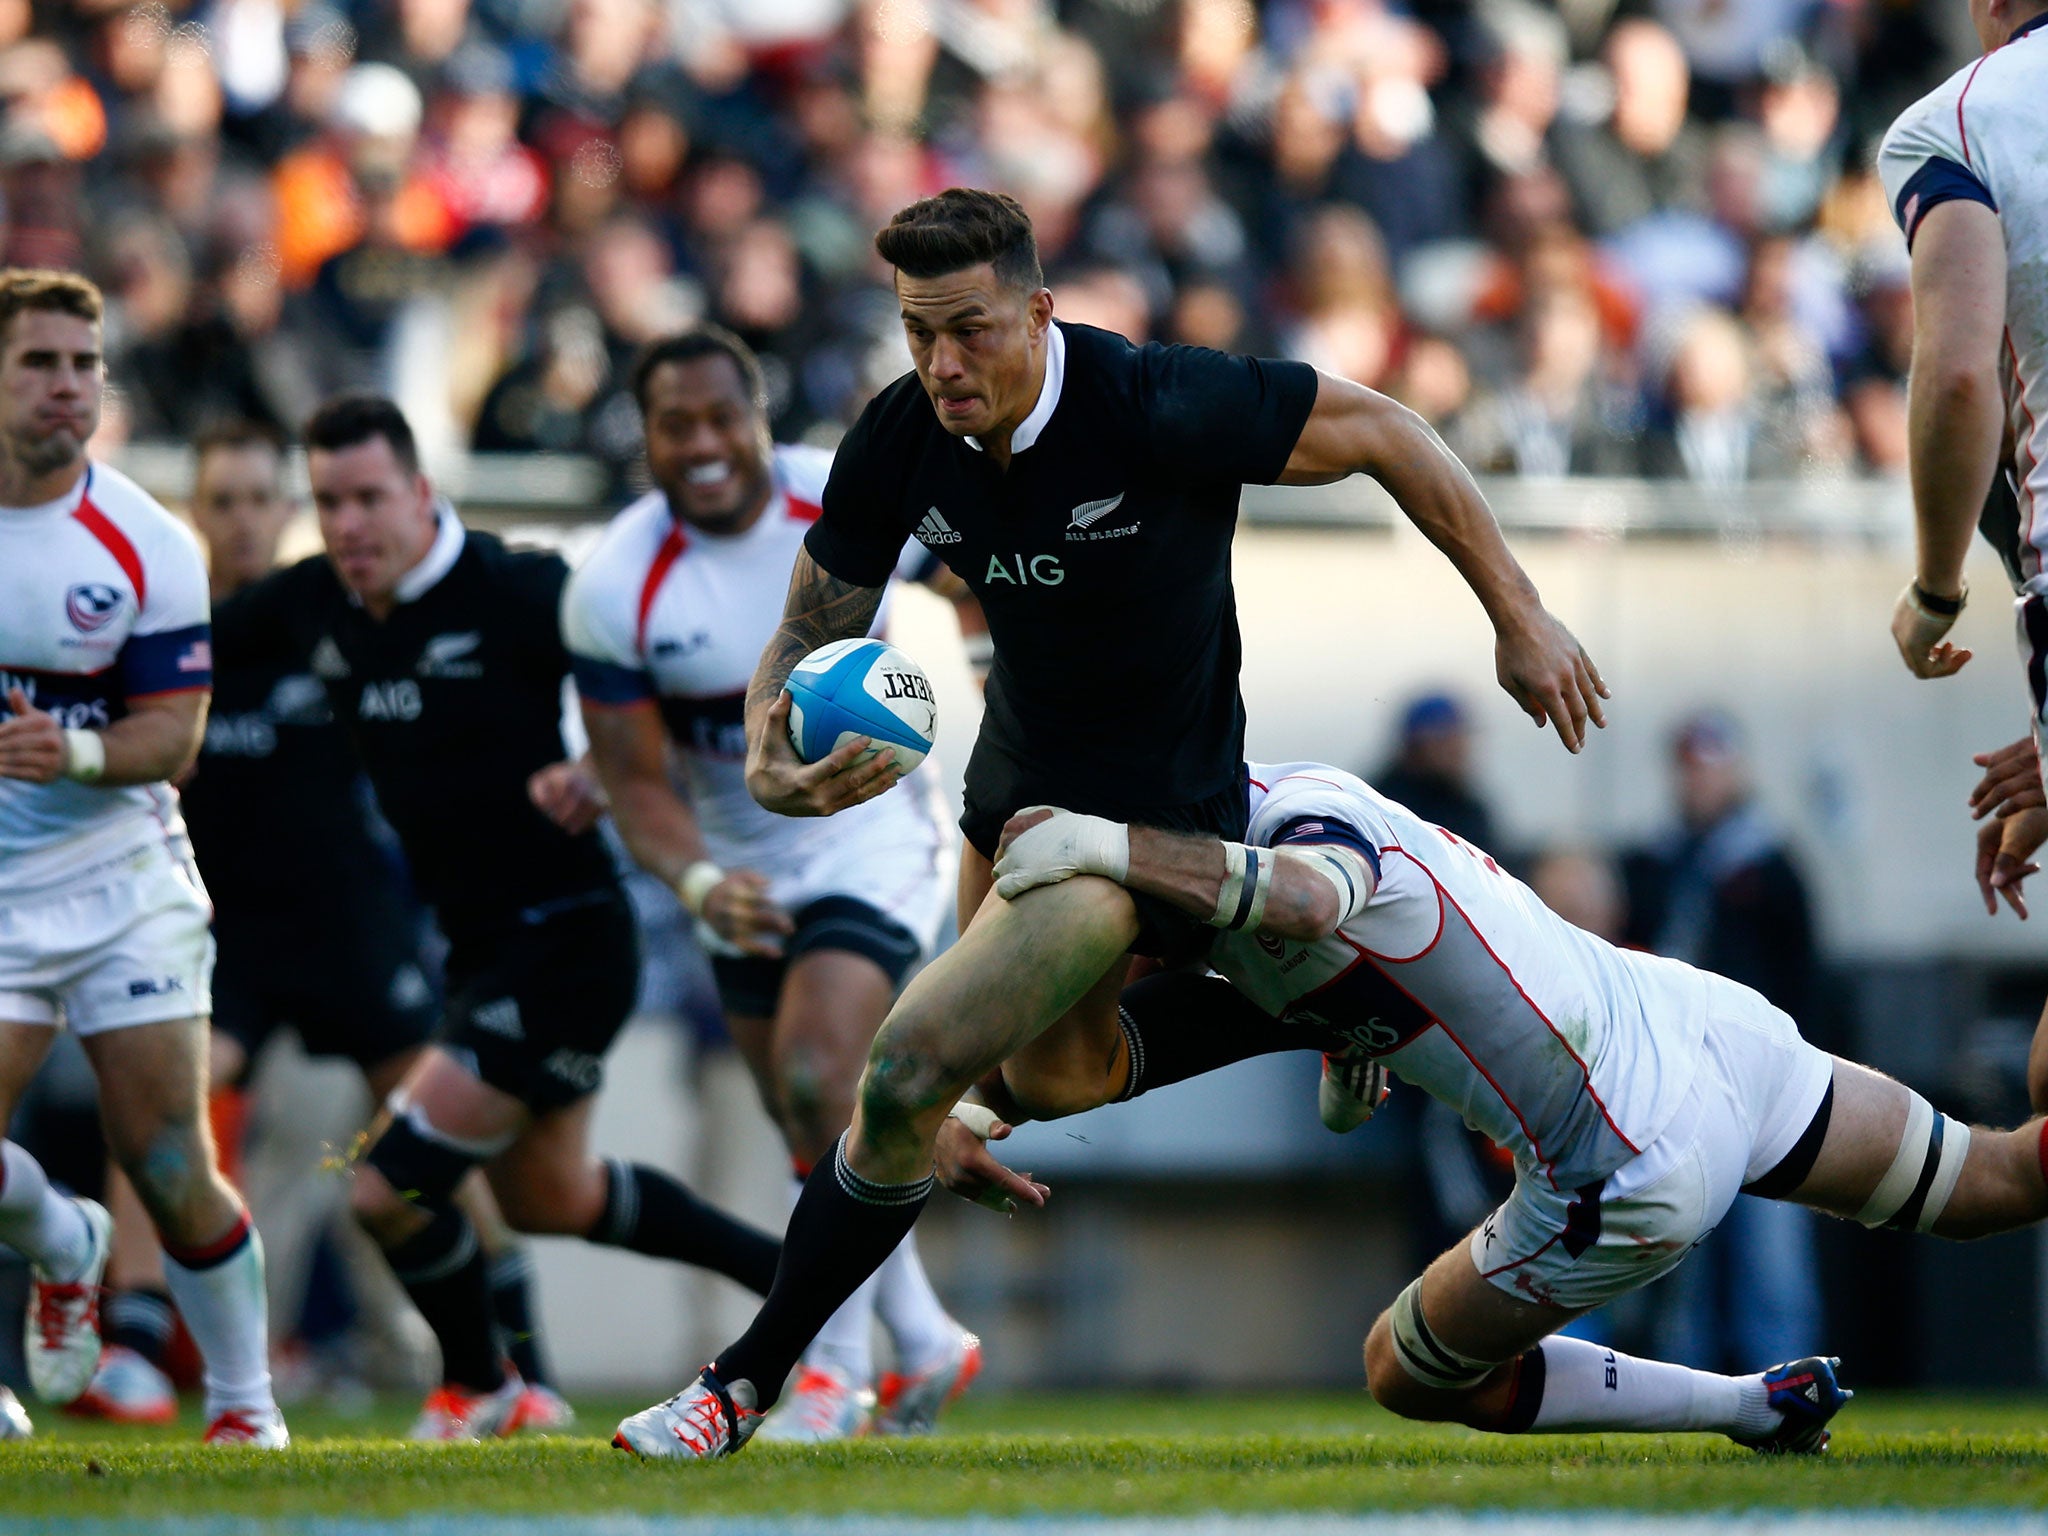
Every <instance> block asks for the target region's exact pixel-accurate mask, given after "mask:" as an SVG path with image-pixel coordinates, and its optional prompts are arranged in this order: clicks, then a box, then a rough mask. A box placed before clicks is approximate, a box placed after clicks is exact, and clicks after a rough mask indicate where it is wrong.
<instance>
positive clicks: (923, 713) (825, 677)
mask: <svg viewBox="0 0 2048 1536" xmlns="http://www.w3.org/2000/svg"><path fill="white" fill-rule="evenodd" d="M788 687H789V740H790V744H791V745H792V746H794V747H795V748H796V755H797V756H798V757H800V758H802V759H803V760H804V761H805V762H807V763H815V762H817V761H818V759H820V758H822V757H828V756H830V755H831V754H832V753H833V752H835V751H836V750H838V748H839V747H840V746H841V745H842V744H843V743H845V742H848V741H851V740H852V739H853V738H854V737H856V736H865V737H867V738H868V739H869V741H870V742H871V743H872V745H871V746H870V747H869V748H868V750H867V752H865V753H863V754H862V759H863V760H865V759H866V758H868V757H872V756H873V755H874V754H875V753H876V752H879V751H880V750H881V749H882V748H883V747H889V748H892V749H893V750H894V751H895V753H896V767H897V769H898V771H899V772H901V773H908V772H910V770H911V769H913V768H915V767H916V766H917V765H918V764H919V763H921V762H923V761H924V759H925V754H926V753H928V752H930V751H931V749H932V737H933V735H934V733H935V732H936V731H937V730H938V725H939V706H938V701H937V700H936V699H935V698H933V696H932V684H931V679H930V678H928V677H926V676H925V675H924V668H923V667H920V666H919V665H918V664H917V663H916V662H914V661H912V660H911V659H910V658H909V657H908V656H906V655H904V654H903V652H901V651H899V650H897V649H896V647H895V646H893V645H891V644H889V643H888V642H887V641H886V640H834V641H833V642H832V643H831V644H830V645H822V646H820V647H818V649H817V650H815V651H813V652H811V654H810V655H808V656H806V657H805V658H804V659H803V660H802V661H800V662H798V663H797V664H796V670H795V671H793V672H791V673H790V674H789V684H788Z"/></svg>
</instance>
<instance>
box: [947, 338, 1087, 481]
mask: <svg viewBox="0 0 2048 1536" xmlns="http://www.w3.org/2000/svg"><path fill="white" fill-rule="evenodd" d="M1066 382H1067V338H1066V337H1064V336H1062V335H1061V334H1060V328H1059V327H1058V326H1057V325H1049V326H1047V327H1046V328H1045V382H1044V383H1043V384H1041V385H1039V386H1038V404H1036V405H1034V406H1033V407H1031V414H1030V415H1029V416H1026V417H1025V418H1024V419H1023V420H1022V421H1020V422H1019V423H1018V424H1017V430H1016V431H1014V432H1012V433H1011V434H1010V452H1012V453H1022V452H1023V451H1024V450H1025V449H1026V448H1029V447H1030V446H1031V445H1032V444H1033V443H1035V442H1037V441H1038V435H1039V434H1040V433H1041V432H1043V431H1044V430H1045V424H1046V423H1047V422H1048V421H1051V420H1052V413H1053V412H1054V411H1056V410H1058V409H1059V404H1060V390H1061V389H1062V388H1063V387H1065V385H1066ZM967 446H968V447H970V448H972V449H973V450H974V451H975V452H976V453H980V452H981V451H982V447H981V443H980V442H979V440H977V439H975V438H972V437H970V438H968V439H967Z"/></svg>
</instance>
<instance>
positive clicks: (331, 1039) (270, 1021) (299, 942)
mask: <svg viewBox="0 0 2048 1536" xmlns="http://www.w3.org/2000/svg"><path fill="white" fill-rule="evenodd" d="M213 936H214V943H215V945H216V947H217V950H218V956H217V958H216V960H215V962H214V972H213V1027H214V1028H215V1029H217V1030H220V1031H221V1032H222V1033H223V1034H225V1035H227V1036H229V1037H230V1038H231V1039H233V1040H234V1041H235V1043H236V1044H238V1045H240V1046H241V1047H242V1050H243V1052H244V1053H245V1054H246V1055H247V1056H248V1058H249V1060H250V1061H252V1062H253V1061H254V1060H255V1059H256V1056H257V1053H258V1052H260V1051H261V1050H262V1049H263V1047H264V1045H265V1044H266V1043H267V1042H268V1041H269V1040H270V1037H271V1036H272V1035H274V1034H275V1033H276V1032H277V1031H278V1030H279V1029H280V1028H281V1027H283V1026H284V1025H287V1024H289V1025H291V1026H292V1027H293V1028H294V1029H295V1030H297V1031H298V1035H299V1039H300V1040H301V1041H302V1042H303V1043H304V1045H305V1047H306V1051H307V1053H308V1054H309V1055H313V1056H341V1057H345V1058H347V1059H348V1060H350V1061H353V1062H355V1063H356V1064H357V1065H358V1066H360V1067H362V1069H363V1070H364V1071H365V1072H368V1071H370V1070H372V1069H374V1068H376V1067H378V1066H380V1065H381V1064H383V1063H384V1062H386V1061H389V1060H390V1059H391V1058H393V1057H394V1056H398V1055H401V1054H403V1053H404V1052H407V1051H412V1050H417V1049H418V1048H419V1047H421V1046H423V1045H425V1044H426V1043H427V1041H428V1040H429V1039H431V1038H432V1037H433V1034H434V1028H435V1025H436V1024H437V1023H438V1022H439V1021H440V1017H441V1007H440V1003H441V1000H440V997H439V995H438V994H437V993H436V992H435V990H434V986H433V984H432V982H430V981H429V980H428V977H427V971H426V968H425V966H424V965H422V964H421V958H420V952H419V944H418V935H417V934H416V933H415V932H414V931H412V928H411V925H410V924H409V923H408V922H406V921H405V920H404V919H403V918H401V917H399V916H396V915H391V916H388V917H387V916H386V915H384V913H383V912H382V909H381V908H377V907H371V908H367V909H365V910H364V911H362V912H361V913H360V914H358V915H357V916H356V917H353V918H351V919H350V920H349V921H348V922H347V923H346V924H345V925H343V926H339V927H328V928H323V929H320V930H319V931H316V932H312V933H309V932H308V931H307V930H306V929H305V928H304V927H303V926H301V925H299V924H298V923H296V922H294V923H293V924H292V925H290V926H283V925H279V924H273V923H265V922H250V921H248V920H246V919H235V918H229V917H226V916H224V915H216V917H215V919H214V925H213Z"/></svg>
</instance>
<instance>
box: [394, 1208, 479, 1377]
mask: <svg viewBox="0 0 2048 1536" xmlns="http://www.w3.org/2000/svg"><path fill="white" fill-rule="evenodd" d="M384 1257H385V1258H386V1259H388V1260H389V1261H390V1263H391V1272H392V1273H393V1274H394V1275H396V1276H397V1277H398V1283H399V1284H400V1285H402V1286H404V1287H405V1294H406V1295H408V1296H410V1297H411V1298H412V1304H413V1305H414V1306H416V1307H418V1308H419V1309H420V1316H421V1317H423V1318H425V1319H426V1320H427V1326H428V1327H429V1328H431V1329H433V1330H434V1337H435V1338H436V1339H438V1340H439V1341H440V1343H441V1379H442V1380H443V1381H446V1382H452V1383H453V1384H454V1385H456V1386H458V1387H461V1388H463V1389H464V1390H465V1391H469V1392H495V1391H497V1390H498V1388H500V1387H502V1386H503V1385H504V1384H505V1367H504V1361H503V1357H502V1356H501V1355H500V1354H499V1353H498V1340H497V1330H496V1329H495V1328H493V1327H492V1324H491V1287H490V1281H489V1280H488V1279H487V1278H486V1276H485V1273H484V1254H483V1248H482V1246H481V1245H480V1244H479V1243H478V1242H477V1240H476V1229H475V1228H474V1227H472V1226H471V1225H470V1224H469V1218H468V1217H467V1216H465V1215H463V1214H462V1212H461V1211H459V1210H457V1209H456V1208H455V1207H454V1206H448V1207H446V1208H444V1209H442V1210H438V1211H435V1212H434V1213H433V1219H432V1220H431V1221H429V1222H428V1223H427V1224H426V1226H424V1227H422V1228H421V1229H420V1230H419V1231H418V1232H415V1233H414V1234H413V1235H412V1236H411V1237H408V1238H407V1239H406V1240H405V1241H404V1242H402V1243H400V1244H398V1245H397V1246H396V1247H394V1248H387V1249H385V1250H384Z"/></svg>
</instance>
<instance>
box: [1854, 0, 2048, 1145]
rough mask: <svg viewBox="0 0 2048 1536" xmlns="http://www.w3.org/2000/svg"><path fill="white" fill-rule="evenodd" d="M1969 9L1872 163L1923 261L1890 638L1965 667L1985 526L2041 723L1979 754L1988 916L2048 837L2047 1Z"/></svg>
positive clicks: (1907, 649)
mask: <svg viewBox="0 0 2048 1536" xmlns="http://www.w3.org/2000/svg"><path fill="white" fill-rule="evenodd" d="M1969 10H1970V20H1971V23H1972V24H1973V26H1974V27H1975V28H1976V32H1977V38H1978V41H1979V42H1981V43H1982V44H1983V45H1984V56H1983V57H1982V58H1980V59H1978V60H1977V61H1976V62H1975V63H1972V64H1969V65H1967V66H1965V67H1964V68H1963V69H1960V70H1958V71H1957V72H1956V73H1955V74H1954V75H1952V76H1951V77H1950V78H1949V79H1948V80H1946V81H1944V82H1943V83H1942V84H1941V85H1940V86H1938V87H1937V88H1936V89H1935V90H1933V91H1931V92H1930V93H1928V95H1926V96H1925V97H1923V98H1921V100H1919V101H1918V102H1915V103H1914V104H1913V105H1912V106H1911V107H1909V108H1907V109H1906V111H1905V112H1903V113H1901V114H1900V116H1899V119H1898V121H1897V122H1895V123H1894V124H1893V125H1892V127H1891V131H1890V132H1889V133H1887V134H1886V135H1885V140H1884V145H1883V148H1882V150H1881V152H1880V154H1879V158H1878V169H1879V172H1880V174H1881V175H1882V176H1883V178H1884V185H1885V191H1886V193H1887V194H1888V195H1889V197H1890V199H1891V203H1892V211H1893V213H1894V215H1895V216H1896V217H1897V219H1898V221H1899V227H1900V228H1901V229H1902V230H1904V232H1905V236H1906V241H1907V244H1908V246H1909V247H1910V249H1911V251H1912V263H1913V377H1912V384H1911V388H1910V391H1909V394H1908V415H1907V428H1908V442H1909V449H1910V456H1911V474H1912V484H1913V510H1914V519H1915V523H1916V527H1917V530H1918V535H1919V538H1918V555H1917V561H1916V564H1915V569H1914V578H1913V580H1912V581H1911V582H1910V583H1908V585H1907V587H1906V589H1905V591H1904V592H1902V593H1901V594H1900V595H1899V600H1898V604H1897V606H1896V608H1895V609H1894V612H1893V615H1892V637H1893V639H1894V640H1895V641H1896V642H1897V644H1898V647H1899V651H1900V654H1901V655H1902V656H1903V657H1904V659H1905V662H1906V665H1907V666H1908V667H1909V668H1910V669H1911V670H1912V672H1913V673H1914V675H1915V676H1918V677H1925V678H1938V677H1949V676H1952V675H1954V674H1955V673H1956V672H1957V671H1959V670H1960V669H1961V668H1962V666H1963V665H1964V664H1965V663H1966V662H1968V661H1969V659H1970V653H1969V652H1968V651H1966V650H1961V649H1959V648H1957V647H1956V646H1955V645H1954V644H1952V643H1951V642H1950V641H1949V640H1948V639H1947V635H1948V632H1949V630H1950V628H1951V627H1952V626H1953V625H1954V623H1955V621H1956V619H1957V617H1958V616H1959V615H1960V614H1961V613H1962V610H1963V606H1964V604H1965V602H1966V601H1967V600H1968V596H1969V594H1968V592H1967V591H1966V590H1965V588H1964V585H1963V560H1964V556H1965V555H1966V554H1967V553H1968V551H1969V546H1970V535H1971V531H1972V530H1973V529H1975V528H1978V527H1980V526H1981V527H1982V529H1983V532H1984V534H1985V537H1986V538H1987V539H1988V540H1989V541H1990V542H1991V543H1992V544H1993V545H1994V546H1995V547H1996V548H1997V550H1998V553H1999V556H2000V558H2001V559H2002V560H2003V562H2004V564H2005V566H2006V571H2007V574H2008V575H2009V576H2010V578H2011V580H2012V583H2013V587H2014V590H2015V592H2016V594H2017V618H2018V627H2019V646H2020V656H2021V659H2022V661H2023V662H2024V664H2025V670H2026V676H2027V682H2028V686H2029V688H2030V689H2031V691H2032V694H2033V714H2034V719H2033V725H2032V728H2031V732H2030V734H2031V736H2032V737H2033V741H2032V742H2018V743H2014V744H2013V745H2012V746H2011V747H2007V748H2004V749H2002V750H2001V751H2000V752H1996V753H1989V754H1985V755H1983V756H1980V757H1979V758H1978V763H1979V765H1980V766H1982V767H1985V768H1986V769H1988V770H1989V772H1987V774H1986V776H1985V783H1984V784H1983V785H1980V787H1979V790H1978V792H1977V794H1976V795H1973V796H1972V804H1973V805H1974V806H1975V807H1976V808H1977V814H1978V815H1979V816H1980V817H1982V816H1984V815H1986V814H1988V813H1989V812H1990V811H1991V810H1993V809H1999V811H2000V814H1999V816H1998V818H1997V819H1996V820H1992V821H1988V822H1986V823H1985V825H1984V828H1983V830H1982V831H1981V833H1980V834H1979V839H1978V861H1977V864H1978V883H1979V885H1980V886H1981V887H1982V889H1983V894H1984V899H1985V904H1986V906H1987V907H1988V908H1989V909H1990V910H1992V911H1994V912H1995V911H1996V910H1997V906H1996V901H1997V895H1998V894H2000V893H2002V894H2004V896H2005V899H2006V900H2007V902H2008V903H2009V904H2010V905H2011V906H2012V907H2013V908H2014V910H2015V911H2017V912H2019V913H2020V915H2021V916H2025V907H2024V902H2023V901H2022V900H2020V899H2018V897H2017V895H2016V893H2017V890H2018V886H2019V883H2020V881H2022V880H2023V879H2024V878H2025V874H2026V872H2027V867H2028V861H2029V860H2030V859H2031V857H2032V855H2033V853H2034V851H2035V850H2036V849H2038V848H2039V847H2040V845H2041V843H2042V842H2043V840H2044V839H2048V814H2044V813H2042V811H2041V809H2040V808H2041V806H2042V803H2043V798H2044V797H2043V793H2042V790H2041V786H2040V772H2039V761H2038V752H2037V751H2036V744H2037V743H2038V740H2039V736H2040V732H2041V727H2042V724H2043V722H2044V721H2048V569H2044V559H2043V557H2044V554H2048V518H2044V517H2043V516H2042V509H2041V499H2042V496H2043V494H2044V493H2048V305H2044V304H2043V302H2042V298H2043V289H2042V283H2043V281H2044V277H2048V184H2044V183H2043V181H2042V178H2041V175H2040V165H2039V145H2040V143H2041V141H2042V135H2043V134H2044V133H2048V36H2043V35H2042V33H2043V29H2044V28H2048V7H2044V6H2042V5H2041V4H2039V3H2037V0H1970V7H1969ZM1987 493H1988V499H1987ZM2008 770H2009V772H2008ZM2001 776H2004V777H2005V778H2006V779H2007V780H2008V783H2007V786H2006V787H2005V788H2004V789H2002V790H2001V789H1999V788H1998V781H1999V780H2000V778H2001ZM2022 778H2023V779H2024V780H2025V782H2014V781H2017V780H2019V779H2022ZM2015 813H2018V814H2015ZM2034 1103H2035V1107H2036V1108H2044V1107H2048V1100H2044V1099H2042V1098H2036V1099H2035V1101H2034Z"/></svg>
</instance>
